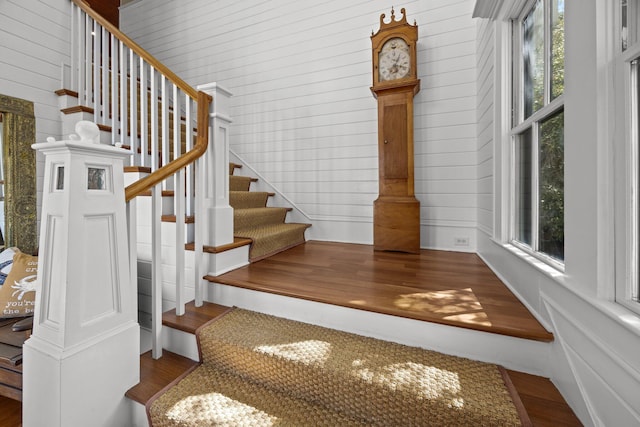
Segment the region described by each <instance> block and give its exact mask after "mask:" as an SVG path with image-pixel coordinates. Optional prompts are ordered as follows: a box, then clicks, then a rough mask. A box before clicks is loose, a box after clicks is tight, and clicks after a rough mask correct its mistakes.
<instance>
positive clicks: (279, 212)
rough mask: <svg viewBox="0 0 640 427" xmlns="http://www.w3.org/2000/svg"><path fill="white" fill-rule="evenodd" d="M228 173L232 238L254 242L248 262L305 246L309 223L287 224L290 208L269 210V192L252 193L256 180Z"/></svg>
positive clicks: (272, 208) (234, 166) (231, 168)
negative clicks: (232, 222)
mask: <svg viewBox="0 0 640 427" xmlns="http://www.w3.org/2000/svg"><path fill="white" fill-rule="evenodd" d="M236 167H237V165H234V164H231V165H230V166H229V170H230V171H231V174H230V176H229V204H230V205H231V207H232V208H233V220H234V224H233V230H234V231H233V235H234V236H236V237H244V238H248V239H251V240H252V244H251V247H250V248H249V259H250V260H251V261H252V262H255V261H258V260H261V259H263V258H266V257H268V256H271V255H274V254H276V253H278V252H282V251H284V250H286V249H289V248H292V247H293V246H297V245H299V244H301V243H304V241H305V237H304V232H305V230H306V229H307V228H309V227H310V226H311V225H310V224H300V223H286V222H285V220H286V215H287V212H288V211H289V209H287V208H276V207H267V200H268V198H269V196H270V194H269V193H266V192H258V191H255V192H254V191H250V187H251V182H253V181H254V179H252V178H250V177H246V176H238V175H233V170H234V169H235V168H236Z"/></svg>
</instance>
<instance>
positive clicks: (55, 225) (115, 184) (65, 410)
mask: <svg viewBox="0 0 640 427" xmlns="http://www.w3.org/2000/svg"><path fill="white" fill-rule="evenodd" d="M76 132H78V133H79V134H80V138H79V139H78V138H73V139H70V140H64V141H50V142H46V143H40V144H35V145H34V146H33V148H34V149H36V150H38V151H41V152H42V153H43V154H44V156H45V172H44V173H45V177H44V188H43V196H42V197H43V201H42V219H41V230H40V249H39V266H38V287H37V290H36V310H35V315H34V324H33V334H32V336H31V338H29V339H28V340H27V341H26V343H25V345H24V354H23V358H24V361H23V363H24V372H23V425H24V426H25V427H36V426H44V425H46V426H53V427H56V426H60V427H62V426H88V425H91V426H114V425H128V424H129V423H130V416H131V412H130V403H129V402H128V400H127V399H126V398H125V396H124V393H125V392H126V391H127V390H128V389H129V388H130V387H132V386H133V385H135V384H137V383H138V382H139V363H140V359H139V358H140V328H139V326H138V323H137V318H136V317H137V293H136V289H135V286H133V284H132V283H131V277H130V275H129V248H128V243H127V224H126V213H125V201H124V172H123V167H124V162H125V160H126V159H127V158H128V157H129V155H130V153H129V152H128V151H125V150H122V149H119V148H116V147H112V146H109V145H102V144H99V143H98V141H99V131H98V128H97V126H95V125H94V124H93V123H90V122H79V123H78V125H77V126H76ZM51 139H52V138H51Z"/></svg>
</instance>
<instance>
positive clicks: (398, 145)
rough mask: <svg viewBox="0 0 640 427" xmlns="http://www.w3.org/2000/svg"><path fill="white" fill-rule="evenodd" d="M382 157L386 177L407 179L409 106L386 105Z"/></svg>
mask: <svg viewBox="0 0 640 427" xmlns="http://www.w3.org/2000/svg"><path fill="white" fill-rule="evenodd" d="M383 136H384V139H383V144H382V157H383V159H384V166H383V167H384V177H385V178H386V179H407V177H408V175H407V171H408V155H407V106H406V105H405V104H397V105H387V106H385V107H384V125H383Z"/></svg>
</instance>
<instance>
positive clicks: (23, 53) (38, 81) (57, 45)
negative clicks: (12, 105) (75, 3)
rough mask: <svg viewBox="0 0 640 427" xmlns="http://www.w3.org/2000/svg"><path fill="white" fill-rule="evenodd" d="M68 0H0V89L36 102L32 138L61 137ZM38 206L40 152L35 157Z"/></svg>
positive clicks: (41, 165)
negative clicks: (60, 100)
mask: <svg viewBox="0 0 640 427" xmlns="http://www.w3.org/2000/svg"><path fill="white" fill-rule="evenodd" d="M70 10H71V8H70V2H69V1H68V0H47V1H43V0H33V1H21V0H2V1H0V93H1V94H3V95H8V96H12V97H15V98H20V99H25V100H27V101H31V102H33V103H34V112H35V116H36V142H42V141H45V140H46V138H47V137H49V136H53V137H55V138H56V139H60V138H61V137H62V135H61V132H62V125H61V118H60V108H59V106H58V96H57V95H56V94H55V93H54V92H55V91H56V90H58V89H62V78H61V76H62V66H61V64H62V63H66V64H68V63H69V55H70V54H69V49H70V16H69V15H70ZM36 168H37V171H36V179H37V188H38V193H37V209H38V212H40V206H41V203H42V185H43V181H44V179H43V173H44V157H43V156H42V155H40V154H38V155H37V156H36Z"/></svg>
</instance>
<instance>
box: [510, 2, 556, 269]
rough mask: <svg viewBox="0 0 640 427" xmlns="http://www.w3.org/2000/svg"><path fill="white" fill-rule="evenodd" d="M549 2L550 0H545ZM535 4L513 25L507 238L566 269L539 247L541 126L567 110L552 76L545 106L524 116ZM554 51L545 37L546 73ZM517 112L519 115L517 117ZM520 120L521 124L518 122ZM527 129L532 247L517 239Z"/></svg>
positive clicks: (528, 4) (527, 6)
mask: <svg viewBox="0 0 640 427" xmlns="http://www.w3.org/2000/svg"><path fill="white" fill-rule="evenodd" d="M543 1H545V3H546V2H547V0H543ZM534 4H535V0H529V1H527V2H526V4H525V5H524V7H523V8H522V9H521V12H520V14H519V15H518V17H517V18H516V19H513V20H512V21H511V28H512V52H511V55H512V61H511V62H512V63H513V64H514V70H513V73H512V79H513V81H512V84H511V86H510V87H509V93H510V95H511V105H512V111H513V112H514V113H513V117H512V119H511V120H512V123H511V126H510V132H509V138H508V140H509V141H508V142H509V148H508V153H509V186H508V194H507V195H506V196H508V197H509V205H508V207H507V209H508V212H509V227H508V231H507V233H508V234H507V239H508V243H509V244H511V245H513V246H514V247H516V248H518V249H520V250H522V251H524V252H526V253H527V254H529V255H531V256H533V257H535V258H536V259H538V260H539V261H542V262H543V263H545V264H547V265H549V266H551V267H553V268H554V269H556V270H558V271H560V272H564V261H560V260H557V259H555V258H552V257H551V256H549V255H547V254H545V253H543V252H539V251H538V250H537V248H538V239H539V233H538V231H539V228H538V225H539V213H538V205H539V194H538V189H539V180H538V179H539V170H540V168H539V164H538V153H539V145H538V127H539V124H540V123H541V122H543V121H544V120H546V119H548V118H551V117H553V115H555V114H556V113H557V112H559V111H561V110H563V109H564V94H562V95H559V96H558V97H557V98H555V99H554V100H552V101H549V97H550V79H549V78H545V81H544V105H543V106H542V107H540V108H539V109H538V110H536V111H535V112H533V113H532V114H531V115H530V116H529V117H527V118H524V107H523V106H524V97H523V90H522V85H523V82H522V76H523V72H524V70H523V67H524V65H523V58H522V54H521V52H522V30H521V29H522V21H523V20H524V18H525V17H526V16H527V15H528V14H529V12H530V11H531V9H532V7H533V5H534ZM549 18H550V16H549V7H547V6H546V5H545V10H544V20H545V24H544V25H545V36H546V35H547V33H548V32H549V31H550V29H549V28H548V23H549ZM549 50H550V40H549V37H545V62H544V66H545V76H548V75H549V71H550V63H549V62H550V61H549V60H548V58H547V57H546V53H548V52H549ZM516 115H517V116H516ZM516 121H518V122H519V123H517V124H516V123H515V122H516ZM527 129H531V131H532V159H531V162H532V168H531V169H532V177H531V180H532V184H531V186H532V203H531V209H532V214H531V216H532V230H531V240H532V241H531V246H529V245H527V244H525V243H523V242H520V241H518V240H516V238H515V235H516V209H517V207H516V203H517V200H516V197H515V194H516V188H515V185H516V164H515V163H516V153H515V146H516V138H517V137H518V135H519V134H521V133H523V132H524V131H526V130H527Z"/></svg>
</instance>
